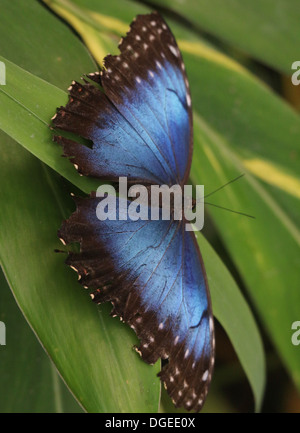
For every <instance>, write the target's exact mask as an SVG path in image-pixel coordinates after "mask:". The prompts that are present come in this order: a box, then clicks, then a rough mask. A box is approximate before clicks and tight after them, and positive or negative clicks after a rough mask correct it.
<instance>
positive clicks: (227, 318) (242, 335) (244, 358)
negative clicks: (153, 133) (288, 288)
mask: <svg viewBox="0 0 300 433" xmlns="http://www.w3.org/2000/svg"><path fill="white" fill-rule="evenodd" d="M9 70H10V75H11V76H12V77H13V76H14V74H16V75H17V76H18V77H19V78H18V79H22V77H23V75H24V74H25V80H27V79H28V80H29V79H30V81H31V85H32V86H35V88H36V91H35V94H37V95H39V94H40V95H42V94H43V92H45V94H46V93H48V92H49V91H51V92H52V93H53V94H55V91H54V89H53V86H49V89H47V88H46V87H47V83H45V82H44V81H42V80H40V79H38V78H36V77H34V76H33V75H30V77H28V76H27V75H26V73H25V72H24V71H21V70H20V69H19V68H16V67H15V66H14V65H12V64H9ZM18 79H17V78H16V79H15V80H16V81H18ZM11 91H14V89H12V90H11V87H8V88H7V89H6V93H7V94H9V93H10V92H11ZM40 91H41V93H40ZM17 97H18V98H19V101H18V102H15V105H16V106H17V107H19V106H20V105H21V106H24V101H23V99H22V101H20V99H21V98H22V97H23V92H22V91H19V92H16V94H15V95H14V100H15V99H16V98H17ZM25 99H26V98H25ZM25 103H26V102H25ZM36 105H40V104H36V103H32V104H31V109H32V110H35V111H34V112H36V111H37V110H36ZM23 115H24V113H23ZM25 115H26V110H25ZM6 122H7V124H9V119H7V120H6ZM24 125H25V126H24V130H26V122H24ZM43 127H44V126H43V124H42V123H40V128H43ZM25 135H26V134H25ZM20 142H22V140H20ZM27 148H28V149H30V144H29V146H28V145H27ZM38 151H39V152H40V156H41V158H43V155H44V151H43V149H42V148H39V149H38ZM36 155H37V156H39V154H38V153H36ZM55 168H56V169H57V170H58V172H59V173H60V174H62V175H65V172H64V169H61V167H59V166H55ZM207 250H208V251H209V252H208V253H207V255H208V256H210V257H211V256H212V257H213V260H212V265H211V266H210V269H211V276H210V279H211V281H214V277H213V275H214V270H213V268H214V266H215V264H216V263H218V269H219V272H220V276H221V280H222V281H226V284H224V283H223V284H222V290H224V293H225V294H226V296H227V299H228V301H227V302H229V303H230V304H231V305H232V306H234V307H235V309H236V311H237V313H236V317H237V321H239V323H240V328H241V329H242V331H241V332H240V331H238V332H237V329H236V324H235V322H232V311H231V310H229V311H228V312H227V311H226V310H225V311H224V308H223V305H224V299H222V298H220V299H219V297H218V296H215V297H214V298H215V300H214V301H213V302H214V305H215V304H216V306H217V307H216V311H219V313H217V314H220V322H221V323H222V324H223V326H224V327H225V329H226V330H227V332H228V334H229V336H230V338H231V340H232V342H233V345H234V347H235V348H236V350H237V353H238V354H239V355H240V356H241V362H242V364H243V366H244V367H245V371H246V373H247V374H248V376H249V377H250V382H251V384H252V386H253V390H254V394H255V397H256V406H257V407H259V405H260V402H261V398H262V391H263V384H264V380H263V379H262V378H263V375H264V362H263V351H262V345H261V342H260V338H259V333H258V331H257V328H256V325H255V322H254V320H253V318H252V315H251V313H250V310H249V309H248V307H247V305H246V303H245V301H244V299H243V298H242V297H241V295H240V293H239V291H238V288H237V286H236V285H235V283H234V281H233V279H232V278H230V277H229V274H228V272H227V271H226V269H225V267H224V266H223V265H222V264H221V262H220V259H218V258H217V256H216V255H215V254H213V253H212V252H211V250H209V249H208V247H207ZM208 267H209V265H208ZM223 286H224V288H223ZM212 287H216V288H215V289H214V288H213V290H220V289H219V288H218V285H217V283H212ZM214 308H215V307H214ZM222 311H223V313H221V312H222ZM240 312H241V314H240ZM217 317H218V316H217ZM232 323H233V325H232ZM247 339H248V340H249V339H250V340H252V342H253V347H254V348H255V353H256V354H257V357H258V361H257V362H256V363H254V364H253V363H252V358H251V357H250V358H249V359H248V349H247V348H246V349H245V353H244V354H243V351H244V347H246V346H245V344H244V343H243V342H245V341H247ZM251 363H252V364H253V365H252V366H251V365H250V364H251ZM63 374H65V373H63ZM257 377H258V378H259V380H257ZM70 386H71V385H70Z"/></svg>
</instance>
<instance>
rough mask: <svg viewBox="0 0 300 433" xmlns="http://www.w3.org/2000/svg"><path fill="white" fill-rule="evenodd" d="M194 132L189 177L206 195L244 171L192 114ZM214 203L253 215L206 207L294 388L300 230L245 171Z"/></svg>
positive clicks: (298, 356) (299, 380)
mask: <svg viewBox="0 0 300 433" xmlns="http://www.w3.org/2000/svg"><path fill="white" fill-rule="evenodd" d="M195 137H196V143H195V144H196V146H195V152H194V159H193V169H192V180H193V182H195V183H196V184H199V183H201V182H206V183H207V184H209V186H210V189H209V191H206V194H207V193H209V192H211V191H213V190H214V189H215V188H217V187H219V186H220V185H224V184H225V183H226V182H227V181H228V179H233V178H235V177H236V175H238V174H240V173H244V172H246V170H245V167H244V166H243V164H242V162H241V161H240V159H239V157H238V156H237V155H236V154H235V153H234V151H233V150H232V149H231V148H230V146H229V145H228V143H227V142H226V141H225V139H224V137H221V136H220V135H218V134H216V132H215V131H213V130H212V128H211V127H210V126H209V125H207V124H206V123H205V122H204V121H203V119H201V118H200V117H199V116H196V117H195ZM200 161H201V163H200ZM217 197H218V198H217ZM209 201H212V197H209ZM213 203H216V204H217V205H220V206H224V207H227V208H230V209H233V210H237V211H243V212H247V213H249V214H251V213H252V214H253V213H254V214H255V217H256V219H255V220H252V219H249V218H244V217H241V216H239V215H233V214H231V213H229V212H228V213H227V212H225V211H223V212H222V211H221V210H219V209H214V208H212V209H210V213H211V215H212V217H213V219H214V222H215V224H216V226H217V227H218V228H219V230H220V235H221V237H222V238H223V240H224V243H225V245H226V249H227V250H228V251H229V252H230V254H231V256H232V258H233V260H234V262H235V263H236V266H237V268H238V270H239V272H240V275H241V277H242V278H243V280H244V282H245V284H246V286H247V289H248V292H249V294H250V295H251V297H252V299H253V301H254V303H255V305H256V308H257V310H258V312H259V313H260V317H261V320H262V321H263V322H264V324H265V326H266V329H267V331H268V333H269V335H270V337H271V338H272V340H273V342H274V344H275V345H276V347H277V350H278V352H279V353H280V355H281V357H282V359H283V361H284V362H285V365H286V366H287V368H288V369H289V371H290V373H291V375H292V377H293V379H294V381H295V384H296V385H297V386H298V387H299V386H300V371H299V365H300V353H299V351H297V350H295V347H294V346H293V345H292V344H291V339H290V329H291V324H292V323H293V322H294V321H295V317H297V314H298V311H299V307H298V306H299V303H300V293H299V289H298V269H299V243H300V236H299V231H298V229H297V228H296V227H295V226H294V224H293V223H292V221H291V220H290V218H289V216H288V215H287V214H286V213H285V212H284V210H283V209H281V208H280V207H279V206H278V204H277V203H276V202H275V201H274V200H273V199H272V197H271V196H270V195H269V194H268V192H267V191H266V190H265V189H264V188H263V186H262V185H261V184H260V183H259V182H258V181H257V180H256V179H255V178H253V176H251V174H249V173H247V175H246V176H245V177H244V178H243V180H242V181H239V182H237V183H236V184H235V185H234V186H232V187H230V188H229V187H227V188H225V189H224V190H223V191H222V193H221V194H220V193H218V196H217V194H216V198H215V199H214V201H213ZM283 252H284V254H283ZM287 287H288V294H287V292H286V288H287Z"/></svg>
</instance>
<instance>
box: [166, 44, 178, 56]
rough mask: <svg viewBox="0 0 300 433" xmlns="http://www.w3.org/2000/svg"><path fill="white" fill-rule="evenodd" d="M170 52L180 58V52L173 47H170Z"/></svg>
mask: <svg viewBox="0 0 300 433" xmlns="http://www.w3.org/2000/svg"><path fill="white" fill-rule="evenodd" d="M168 47H169V49H170V51H171V52H172V53H173V54H174V56H176V57H178V50H177V48H176V47H174V46H173V45H168Z"/></svg>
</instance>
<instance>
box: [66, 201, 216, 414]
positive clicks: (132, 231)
mask: <svg viewBox="0 0 300 433" xmlns="http://www.w3.org/2000/svg"><path fill="white" fill-rule="evenodd" d="M122 200H123V201H124V200H125V199H117V215H118V212H119V208H120V206H119V203H120V202H122ZM76 201H77V210H76V212H75V213H74V214H73V215H72V216H71V217H70V219H69V220H67V221H66V222H65V223H64V224H63V226H62V228H61V230H60V233H59V236H60V237H61V238H62V239H63V240H64V242H65V243H70V242H80V245H81V250H80V252H79V253H70V254H69V257H68V260H67V263H68V264H69V265H70V266H72V267H73V268H74V269H76V270H77V272H78V274H79V275H80V282H81V284H82V285H83V286H86V287H88V288H90V289H91V290H92V292H91V296H92V298H93V300H94V302H96V303H102V302H106V301H111V302H112V304H113V305H114V309H113V313H112V314H113V315H118V316H119V317H121V318H122V320H124V321H125V322H127V323H128V324H129V325H130V326H131V327H132V328H133V329H134V330H135V332H136V334H137V336H138V338H139V339H140V346H139V348H138V349H137V350H138V352H139V353H140V354H141V356H142V358H143V359H144V360H145V361H147V362H148V363H151V364H152V363H155V362H156V361H157V360H158V359H159V358H162V359H167V360H168V362H167V364H166V365H165V366H164V367H163V369H162V371H161V373H160V376H161V380H162V381H163V382H164V384H165V386H166V388H167V391H168V393H169V394H170V396H171V398H172V399H173V401H174V403H175V405H176V406H184V407H185V408H186V409H188V410H190V409H194V410H200V409H201V407H202V405H203V402H204V399H205V397H206V393H207V390H208V385H209V383H210V379H211V374H212V368H213V359H214V357H213V352H214V348H213V344H214V341H213V321H212V313H211V305H210V299H209V293H208V291H207V284H206V277H205V270H204V267H203V264H202V260H201V257H200V253H199V249H198V246H197V244H196V241H195V236H194V234H193V233H191V232H185V230H184V224H183V222H182V221H164V220H162V219H160V220H158V221H151V220H145V221H142V220H137V221H132V220H127V221H124V220H118V219H117V220H108V219H107V220H105V221H99V220H98V218H97V215H96V209H97V206H98V204H99V202H100V201H101V199H99V198H96V197H90V198H87V199H76ZM125 201H126V207H127V206H128V205H129V202H127V200H125ZM123 207H124V203H123ZM149 212H150V211H149ZM149 216H150V215H149Z"/></svg>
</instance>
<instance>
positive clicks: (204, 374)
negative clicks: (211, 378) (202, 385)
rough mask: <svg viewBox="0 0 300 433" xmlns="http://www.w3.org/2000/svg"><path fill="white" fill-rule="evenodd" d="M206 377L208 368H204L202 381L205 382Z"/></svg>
mask: <svg viewBox="0 0 300 433" xmlns="http://www.w3.org/2000/svg"><path fill="white" fill-rule="evenodd" d="M207 378H208V370H206V371H205V372H204V373H203V376H202V380H203V382H205V381H206V380H207Z"/></svg>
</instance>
